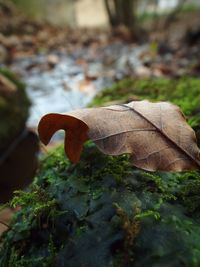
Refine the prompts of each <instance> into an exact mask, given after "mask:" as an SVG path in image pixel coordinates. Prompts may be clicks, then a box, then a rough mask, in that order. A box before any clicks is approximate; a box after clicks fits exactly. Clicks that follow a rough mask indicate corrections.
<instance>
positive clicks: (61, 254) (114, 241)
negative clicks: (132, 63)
mask: <svg viewBox="0 0 200 267" xmlns="http://www.w3.org/2000/svg"><path fill="white" fill-rule="evenodd" d="M198 88H199V79H197V78H182V79H180V80H167V79H158V80H141V81H140V80H135V81H133V80H124V81H121V82H119V83H117V84H115V85H113V87H112V88H110V89H107V90H105V91H104V92H102V93H101V94H100V95H99V96H97V97H96V98H95V100H94V102H93V104H92V105H94V104H95V105H101V104H102V103H104V102H105V101H109V102H110V101H114V100H119V99H121V100H122V101H127V100H130V99H143V98H149V99H154V100H170V101H172V102H174V103H176V104H179V105H180V106H181V107H182V109H183V111H184V112H185V113H186V114H187V116H188V118H189V119H190V123H191V125H192V126H195V128H198V125H197V122H198V116H199V111H198V107H199V103H200V102H199V94H198V90H199V89H198ZM190 104H191V105H190ZM199 193H200V173H199V172H185V173H159V172H158V173H150V172H144V171H140V170H138V169H136V168H132V167H131V166H130V164H129V160H128V156H127V155H121V156H117V157H112V156H105V155H103V154H102V153H101V152H100V151H98V149H97V148H96V146H95V145H94V144H93V143H91V142H88V143H87V144H86V145H85V147H84V151H83V153H82V156H81V161H80V162H79V163H78V164H76V165H74V164H71V163H70V162H69V161H68V159H66V157H65V156H64V152H63V147H58V148H57V149H54V150H52V151H50V152H49V153H48V154H47V156H45V158H43V159H42V160H41V165H40V170H39V172H38V174H37V177H36V178H35V180H34V183H33V185H32V186H31V187H30V188H29V190H28V191H27V192H19V193H17V195H16V196H15V197H14V199H13V200H12V201H11V202H10V205H11V206H12V207H16V206H18V205H19V206H21V210H19V211H18V212H17V213H16V214H15V216H14V218H13V221H12V224H11V226H10V227H11V229H10V230H8V231H7V232H6V233H5V234H4V235H3V237H2V240H1V250H0V266H3V267H9V265H8V263H9V264H10V265H11V266H17V267H19V266H20V267H22V266H23V267H25V266H30V267H40V266H46V267H47V266H49V267H50V266H54V267H57V266H67V267H72V266H73V267H74V266H76V267H82V266H83V265H84V266H93V267H100V266H105V267H118V266H124V267H129V266H136V267H143V266H144V267H146V266H155V267H160V266H162V267H163V266H174V267H179V266H185V267H186V266H191V267H198V266H200V245H199V244H200V231H199V224H200V204H199V203H200V199H199ZM17 264H18V265H17ZM42 264H43V265H42Z"/></svg>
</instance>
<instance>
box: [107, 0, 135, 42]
mask: <svg viewBox="0 0 200 267" xmlns="http://www.w3.org/2000/svg"><path fill="white" fill-rule="evenodd" d="M137 2H138V0H104V3H105V7H106V11H107V14H108V18H109V22H110V25H111V27H112V28H116V27H118V26H125V27H126V28H127V29H128V31H129V33H130V34H131V36H132V37H134V39H135V38H136V39H137V36H138V32H139V29H138V25H137V21H136V18H135V16H136V9H137Z"/></svg>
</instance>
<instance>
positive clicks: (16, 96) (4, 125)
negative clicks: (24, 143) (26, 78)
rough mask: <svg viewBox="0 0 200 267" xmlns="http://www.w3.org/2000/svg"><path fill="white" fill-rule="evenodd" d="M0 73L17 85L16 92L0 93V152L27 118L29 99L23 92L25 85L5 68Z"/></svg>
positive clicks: (20, 128) (21, 127)
mask: <svg viewBox="0 0 200 267" xmlns="http://www.w3.org/2000/svg"><path fill="white" fill-rule="evenodd" d="M0 74H2V75H4V76H5V77H7V78H8V79H9V80H10V81H11V82H13V83H14V84H15V85H16V86H17V90H16V92H14V93H12V94H8V95H0V117H1V124H0V152H2V151H3V150H4V149H5V148H6V146H7V145H8V144H9V143H10V142H11V141H12V140H13V138H14V137H15V136H16V135H17V134H18V133H19V132H20V131H21V130H22V129H23V127H24V125H25V122H26V120H27V118H28V112H29V111H28V110H29V107H30V101H29V100H28V97H27V95H26V92H25V86H24V84H23V83H21V82H20V81H19V79H18V78H17V77H16V76H15V75H14V74H13V73H11V72H10V71H9V70H7V69H0Z"/></svg>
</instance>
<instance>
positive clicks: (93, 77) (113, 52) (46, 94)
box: [11, 42, 148, 128]
mask: <svg viewBox="0 0 200 267" xmlns="http://www.w3.org/2000/svg"><path fill="white" fill-rule="evenodd" d="M147 48H148V46H140V47H139V46H134V45H128V44H123V43H121V42H116V43H112V44H111V45H109V46H105V47H95V46H90V47H86V48H80V49H77V50H75V51H73V53H71V54H66V53H63V54H62V53H56V52H53V53H52V52H51V54H48V55H35V56H34V57H30V58H25V57H24V58H19V59H18V60H15V61H14V62H13V63H12V66H11V68H12V70H14V71H15V72H17V73H19V74H20V76H21V77H22V80H23V81H24V82H25V83H26V85H27V93H28V96H29V98H30V99H31V102H32V107H31V110H30V117H29V120H28V126H30V127H32V128H35V127H36V126H37V124H38V122H39V120H40V118H41V116H42V115H44V114H46V113H49V112H59V113H63V112H67V111H69V110H73V109H78V108H83V107H85V106H86V105H87V104H88V103H89V102H90V101H91V100H92V98H93V97H94V96H95V95H96V94H97V93H98V92H99V91H100V90H102V89H103V88H105V87H108V86H110V85H111V84H112V83H113V82H114V81H116V80H119V79H122V78H124V77H126V76H130V73H132V71H133V70H134V68H138V67H139V66H140V65H142V62H141V60H140V55H141V53H143V52H144V51H146V50H147Z"/></svg>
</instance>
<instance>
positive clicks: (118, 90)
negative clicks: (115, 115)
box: [90, 77, 200, 127]
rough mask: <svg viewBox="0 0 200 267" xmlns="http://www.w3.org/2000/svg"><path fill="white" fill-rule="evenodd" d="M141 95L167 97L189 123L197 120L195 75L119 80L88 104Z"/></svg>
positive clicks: (199, 105) (199, 101)
mask: <svg viewBox="0 0 200 267" xmlns="http://www.w3.org/2000/svg"><path fill="white" fill-rule="evenodd" d="M143 99H149V100H153V101H170V102H172V103H174V104H176V105H178V106H180V107H181V109H182V111H183V112H184V114H185V115H186V116H187V118H188V120H189V123H190V124H191V126H192V127H196V126H198V125H199V124H200V79H199V78H190V77H183V78H180V79H166V78H161V79H144V80H137V79H135V80H133V79H126V80H122V81H120V82H118V83H116V84H114V85H113V86H112V87H110V88H107V89H105V90H104V91H102V92H100V93H99V94H98V95H97V96H96V97H95V99H94V100H93V101H92V103H91V104H90V106H101V105H105V104H106V103H107V102H110V101H119V100H121V101H124V102H129V101H132V100H143Z"/></svg>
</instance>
